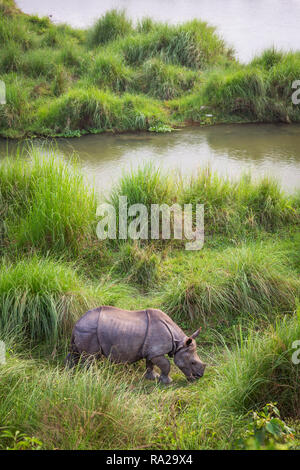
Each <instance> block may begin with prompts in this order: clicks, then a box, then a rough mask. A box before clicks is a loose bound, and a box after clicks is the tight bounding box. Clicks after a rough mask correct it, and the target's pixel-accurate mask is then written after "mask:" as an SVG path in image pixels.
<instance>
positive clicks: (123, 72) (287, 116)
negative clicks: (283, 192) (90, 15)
mask: <svg viewBox="0 0 300 470" xmlns="http://www.w3.org/2000/svg"><path fill="white" fill-rule="evenodd" d="M0 12H1V22H0V79H1V80H3V81H4V82H5V84H6V89H7V104H6V105H4V106H1V108H0V135H1V136H8V137H20V136H24V135H37V134H41V135H64V136H79V135H81V134H84V133H97V132H103V131H117V132H122V131H132V130H153V131H158V132H160V131H161V132H163V131H167V130H170V126H178V125H179V126H181V125H183V124H184V123H186V122H191V121H192V122H198V123H202V124H211V123H214V122H241V121H243V122H244V121H247V122H257V121H265V122H276V121H280V122H292V121H293V122H298V121H299V119H300V111H299V106H298V107H297V106H294V105H292V102H291V94H292V91H293V90H292V88H291V85H292V82H293V81H294V80H295V79H298V78H299V75H300V58H299V53H294V54H292V53H291V54H284V53H280V52H277V51H273V50H270V51H266V52H265V53H264V54H262V55H261V57H258V58H256V59H255V60H254V61H253V62H252V63H250V64H248V65H241V64H239V63H238V62H237V61H235V60H234V59H233V55H232V51H231V50H230V49H229V48H228V47H227V46H226V45H225V44H224V42H223V41H222V40H221V39H220V38H219V37H218V35H217V34H216V32H215V30H214V28H212V27H210V26H208V25H207V24H206V23H204V22H201V21H196V20H195V21H191V22H188V23H184V24H182V25H178V26H171V25H168V24H162V23H156V22H154V21H152V20H151V19H149V18H144V19H143V20H142V21H140V23H138V24H137V25H136V26H133V24H132V22H131V20H130V19H128V18H127V17H126V15H125V14H124V12H117V11H114V10H113V11H111V12H108V13H107V14H106V15H105V16H103V17H101V18H100V19H99V20H98V21H97V22H96V23H95V25H94V26H93V27H92V28H90V29H89V30H85V31H84V30H75V29H73V28H71V27H69V26H67V25H58V26H57V25H54V24H52V23H51V22H50V20H49V19H48V18H38V17H36V16H28V15H24V14H22V13H21V12H20V11H18V10H17V9H16V8H15V7H14V2H8V1H7V0H1V2H0ZM207 115H209V116H207ZM211 115H212V116H211Z"/></svg>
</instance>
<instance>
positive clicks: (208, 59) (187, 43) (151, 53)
mask: <svg viewBox="0 0 300 470" xmlns="http://www.w3.org/2000/svg"><path fill="white" fill-rule="evenodd" d="M114 47H116V48H117V49H118V50H119V51H122V53H123V54H124V57H125V60H126V61H127V62H128V64H130V65H141V64H142V63H143V62H144V61H146V60H148V59H151V58H153V57H160V58H161V59H163V60H164V61H165V62H167V63H172V64H175V65H182V66H185V67H188V68H195V69H204V68H206V67H207V66H208V65H212V64H214V63H216V62H218V60H219V59H220V57H221V56H223V55H226V53H227V49H226V46H225V44H224V42H223V41H222V40H221V39H220V38H219V37H218V36H217V35H216V33H215V28H213V27H211V26H208V25H207V23H205V22H201V21H198V20H194V21H192V22H189V23H185V24H184V25H180V26H170V25H165V24H156V25H155V26H154V27H152V28H151V29H150V30H149V32H146V33H144V32H142V33H140V34H133V35H129V36H127V37H125V38H124V39H121V40H119V41H118V42H117V43H116V44H115V45H114Z"/></svg>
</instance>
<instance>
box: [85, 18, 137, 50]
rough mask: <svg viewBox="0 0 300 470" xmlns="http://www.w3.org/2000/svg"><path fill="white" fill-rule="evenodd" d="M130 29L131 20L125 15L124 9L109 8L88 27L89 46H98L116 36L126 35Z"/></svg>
mask: <svg viewBox="0 0 300 470" xmlns="http://www.w3.org/2000/svg"><path fill="white" fill-rule="evenodd" d="M132 30H133V28H132V23H131V20H130V19H128V18H127V17H126V13H125V10H120V11H119V10H110V11H108V12H106V13H105V14H104V15H103V16H102V17H101V18H99V19H98V20H97V21H96V22H95V24H94V26H93V27H92V28H91V29H90V31H89V34H88V44H89V46H91V47H95V46H99V45H101V44H105V43H107V42H109V41H113V40H114V39H117V38H118V37H122V36H126V35H127V34H129V33H130V32H131V31H132Z"/></svg>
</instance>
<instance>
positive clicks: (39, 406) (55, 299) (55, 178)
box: [0, 150, 300, 449]
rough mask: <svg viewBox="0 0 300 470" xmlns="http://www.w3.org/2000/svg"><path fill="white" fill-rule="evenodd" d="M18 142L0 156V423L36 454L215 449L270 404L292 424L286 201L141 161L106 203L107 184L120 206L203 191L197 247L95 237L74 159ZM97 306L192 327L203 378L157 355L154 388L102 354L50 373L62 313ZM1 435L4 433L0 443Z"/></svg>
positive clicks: (292, 261) (292, 283)
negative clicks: (160, 379)
mask: <svg viewBox="0 0 300 470" xmlns="http://www.w3.org/2000/svg"><path fill="white" fill-rule="evenodd" d="M31 152H33V155H32V158H31V160H29V159H28V157H27V160H25V161H24V156H23V160H22V159H20V158H16V159H15V160H12V159H11V160H5V161H3V162H1V165H0V199H1V207H2V209H3V208H4V209H5V211H4V212H3V215H2V226H1V256H2V261H1V275H0V319H1V321H0V332H1V339H4V340H5V341H6V344H7V364H6V366H1V368H0V393H1V397H3V398H2V399H1V403H0V421H1V426H4V427H6V428H8V429H9V430H10V431H11V432H12V435H14V433H15V431H17V430H18V431H22V432H24V433H26V434H27V435H29V436H36V437H37V438H38V439H39V440H40V441H41V442H42V445H43V447H44V448H49V449H53V448H65V449H72V448H73V449H74V448H80V449H87V448H88V449H99V448H158V449H160V448H166V449H172V448H176V449H177V448H179V449H190V448H230V447H232V446H235V444H234V441H235V439H236V438H237V437H239V436H240V435H242V434H243V433H244V432H245V428H246V426H247V424H248V423H249V417H247V416H246V413H247V412H248V411H249V410H250V409H253V408H259V407H261V406H263V405H264V404H265V403H267V402H269V401H277V402H278V406H279V408H280V411H281V413H282V414H283V416H284V417H285V419H291V420H292V421H291V422H292V424H293V426H296V427H297V426H298V425H299V416H298V414H297V413H298V411H299V395H298V384H299V367H298V368H297V366H296V365H295V366H294V365H292V363H291V360H290V359H291V354H292V343H293V341H294V340H295V339H299V325H300V323H299V314H298V316H297V315H296V314H293V312H294V311H295V308H296V307H295V298H296V297H299V295H300V282H299V274H300V264H299V246H300V239H299V234H298V233H297V232H298V229H299V200H298V199H297V198H294V197H288V196H286V195H285V194H284V193H282V192H281V191H280V190H279V188H277V187H276V185H275V184H274V183H273V182H270V181H269V182H267V181H266V180H265V181H262V182H256V183H255V182H253V181H251V180H249V179H242V180H240V181H239V182H238V183H230V182H229V181H224V180H221V179H218V178H217V177H216V176H214V175H211V174H210V173H207V172H206V173H199V175H198V177H197V178H194V179H192V180H190V181H184V182H183V181H181V180H179V181H178V180H176V179H175V178H173V177H171V175H169V176H168V177H167V176H165V175H164V174H162V173H161V172H159V171H158V170H157V169H156V168H154V167H151V166H147V167H146V168H144V169H142V168H140V169H139V170H137V171H136V172H135V173H134V174H129V175H128V176H126V177H124V179H123V180H121V181H120V183H119V185H118V186H117V187H116V188H115V190H114V192H113V193H112V196H111V197H112V201H113V202H114V201H115V200H116V197H117V195H118V194H119V193H120V192H121V193H122V194H125V195H127V196H128V198H129V200H130V203H134V202H135V201H137V200H140V198H141V197H142V198H143V199H142V200H143V202H144V203H145V204H147V205H149V204H151V203H153V202H159V203H162V202H172V201H174V200H175V199H177V200H180V201H183V200H184V201H185V202H192V203H195V202H197V201H198V200H199V199H200V200H201V198H202V197H203V194H204V192H203V188H204V187H205V188H208V187H210V191H206V193H205V194H206V200H205V202H206V204H207V206H208V208H210V210H208V218H207V229H206V230H207V233H208V238H207V242H206V244H205V247H204V249H203V250H201V251H199V252H196V253H191V252H186V251H184V250H182V245H180V244H179V245H178V243H174V242H168V243H162V242H161V241H158V242H157V243H155V244H153V243H150V244H132V243H125V244H124V243H123V244H119V243H107V242H100V241H98V240H97V239H96V237H95V235H94V234H95V218H94V215H93V214H95V212H94V211H95V197H94V194H93V191H91V190H88V189H87V187H86V186H85V183H84V180H83V179H82V177H81V174H80V171H79V169H78V167H77V166H76V165H75V167H74V166H73V165H66V164H64V163H63V162H62V161H61V160H60V159H59V158H56V157H55V154H54V153H53V155H52V156H51V157H50V158H48V159H43V158H42V156H41V155H40V156H39V155H37V154H35V153H34V151H32V150H31ZM19 157H20V156H19ZM145 175H147V179H146V178H145ZM145 181H151V184H144V185H143V182H145ZM53 188H54V189H53ZM57 188H60V191H57ZM41 194H42V197H41ZM220 195H222V197H221V196H220ZM225 195H227V196H226V197H225ZM237 195H239V197H237ZM218 201H219V202H221V201H223V202H222V204H221V203H219V204H218ZM82 204H85V206H84V207H85V210H84V211H82V210H81V211H80V208H81V207H82ZM233 204H234V206H233ZM50 206H51V208H52V212H51V218H47V224H43V225H42V228H43V230H41V225H40V218H41V217H43V214H45V208H47V207H50ZM233 209H234V210H233ZM235 212H237V213H238V214H239V215H240V216H239V217H234V213H235ZM224 217H226V221H227V223H228V224H229V225H230V227H231V228H230V232H229V233H227V232H226V231H225V232H224V227H225V224H224ZM17 220H19V221H20V220H21V224H20V226H21V227H26V230H25V229H22V230H20V231H18V230H17V229H16V221H17ZM249 220H250V221H251V223H249ZM228 235H230V236H228ZM70 237H71V240H72V244H71V246H70ZM101 304H110V305H116V306H119V307H123V308H128V309H136V308H147V307H148V306H156V307H158V308H163V309H165V310H166V311H167V312H168V313H170V314H171V315H172V316H174V318H175V319H176V321H178V322H179V324H180V325H181V326H182V327H183V328H184V329H185V331H187V332H191V331H192V330H193V329H194V328H195V327H196V325H197V326H202V333H201V336H200V338H199V341H198V345H199V354H200V357H202V358H203V359H204V360H205V361H206V362H207V363H208V364H209V367H208V368H207V373H206V375H205V376H204V378H203V379H202V380H201V381H200V382H197V383H195V384H192V385H188V384H187V382H186V380H185V378H184V377H183V375H182V374H181V372H180V371H179V370H178V369H176V368H175V367H174V366H172V377H173V379H174V383H173V385H171V386H170V387H167V388H166V387H163V386H160V385H157V384H153V383H148V382H146V381H144V380H143V379H142V374H143V371H144V364H142V363H138V364H136V365H131V366H124V365H115V366H112V365H110V364H109V363H108V362H107V361H103V362H100V363H99V364H98V365H97V367H95V368H92V369H91V370H89V371H82V370H79V371H77V372H75V373H74V374H70V373H68V372H66V371H64V370H63V358H64V356H65V354H66V350H67V347H68V343H69V338H70V331H71V328H72V324H73V322H74V320H75V319H76V318H78V316H80V315H81V314H82V313H83V312H84V311H85V310H87V309H88V308H91V307H93V306H95V305H101ZM224 397H226V400H225V399H224ZM297 400H298V401H297ZM297 410H298V411H297ZM129 422H130V427H129V426H128V423H129ZM297 423H298V424H297ZM296 442H297V441H296ZM13 445H14V444H13V438H12V436H11V437H6V438H2V439H0V446H2V447H6V446H13ZM295 445H296V444H295Z"/></svg>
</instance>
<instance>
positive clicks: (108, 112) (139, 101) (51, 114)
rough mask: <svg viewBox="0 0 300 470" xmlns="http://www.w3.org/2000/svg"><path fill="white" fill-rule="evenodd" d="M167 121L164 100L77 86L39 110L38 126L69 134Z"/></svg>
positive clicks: (49, 131)
mask: <svg viewBox="0 0 300 470" xmlns="http://www.w3.org/2000/svg"><path fill="white" fill-rule="evenodd" d="M164 121H166V113H165V111H164V110H163V109H162V107H161V105H160V103H158V102H155V101H153V100H150V99H149V98H146V97H143V96H138V95H137V96H135V95H131V94H125V95H123V96H122V97H118V96H116V95H113V94H112V93H111V92H109V91H102V90H98V89H97V88H95V87H89V88H88V89H85V90H81V89H73V90H71V91H69V92H68V93H66V94H64V95H62V96H61V97H59V98H58V99H56V100H52V101H51V102H50V104H48V105H43V106H42V107H40V109H39V110H38V120H37V122H36V126H37V130H38V131H39V132H40V133H43V134H46V135H47V134H52V135H58V134H62V135H65V136H68V134H70V133H72V131H78V132H79V134H80V133H81V132H82V131H85V132H86V131H91V130H92V131H93V132H95V131H98V132H101V131H105V130H117V131H126V130H147V129H149V128H150V127H152V126H154V125H156V124H158V123H161V122H164Z"/></svg>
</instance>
